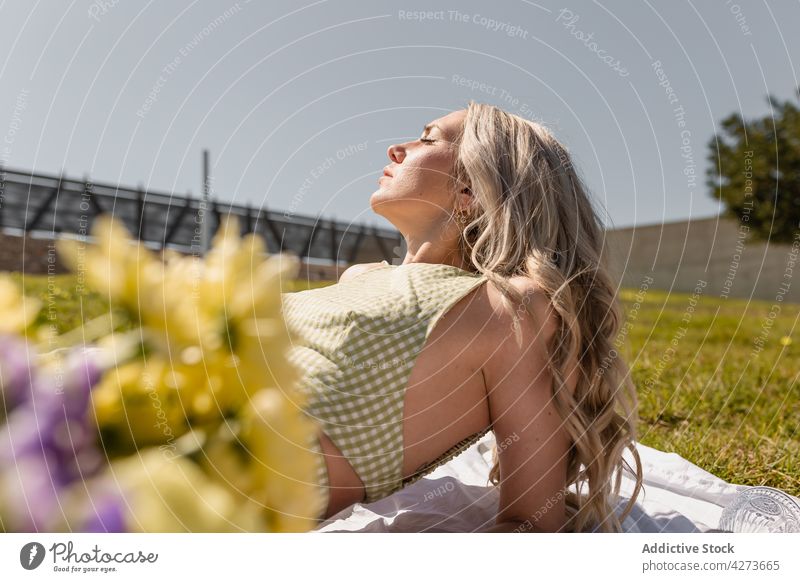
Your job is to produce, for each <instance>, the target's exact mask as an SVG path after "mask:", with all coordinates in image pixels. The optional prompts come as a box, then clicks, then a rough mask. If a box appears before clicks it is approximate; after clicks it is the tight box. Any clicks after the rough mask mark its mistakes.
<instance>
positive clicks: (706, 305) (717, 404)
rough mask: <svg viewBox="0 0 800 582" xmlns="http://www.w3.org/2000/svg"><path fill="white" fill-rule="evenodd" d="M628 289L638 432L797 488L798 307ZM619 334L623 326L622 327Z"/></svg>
mask: <svg viewBox="0 0 800 582" xmlns="http://www.w3.org/2000/svg"><path fill="white" fill-rule="evenodd" d="M636 296H637V292H634V291H625V292H624V293H623V304H624V306H625V308H626V311H627V313H628V320H627V321H628V322H629V327H626V328H624V329H628V330H629V331H628V333H627V338H626V339H627V342H626V343H627V345H626V347H625V349H624V350H623V351H622V353H623V355H625V356H626V357H627V359H628V362H629V364H630V366H631V370H632V375H633V379H634V383H635V384H636V386H637V392H638V395H639V416H640V421H639V440H640V441H641V442H642V443H643V444H645V445H647V446H650V447H654V448H657V449H659V450H662V451H667V452H674V453H677V454H679V455H681V456H682V457H684V458H686V459H688V460H689V461H691V462H693V463H694V464H696V465H698V466H700V467H702V468H703V469H705V470H707V471H709V472H710V473H713V474H714V475H717V476H718V477H720V478H722V479H725V480H726V481H730V482H734V483H741V484H745V485H768V486H771V487H778V488H780V489H783V490H784V491H787V492H789V493H791V494H793V495H800V386H798V379H800V367H798V366H797V363H798V362H800V328H798V325H797V324H798V318H800V305H796V304H788V303H787V304H780V303H779V304H778V305H779V309H778V310H773V309H772V305H773V303H771V302H764V301H749V302H748V301H746V300H738V299H724V298H720V297H714V296H710V295H709V296H700V297H697V296H694V295H687V294H678V293H670V294H667V293H665V292H663V291H653V290H649V291H647V292H646V294H644V297H642V296H641V294H639V298H640V299H641V301H639V303H640V305H641V307H639V308H638V309H637V306H636V304H637V300H636ZM623 334H624V332H623Z"/></svg>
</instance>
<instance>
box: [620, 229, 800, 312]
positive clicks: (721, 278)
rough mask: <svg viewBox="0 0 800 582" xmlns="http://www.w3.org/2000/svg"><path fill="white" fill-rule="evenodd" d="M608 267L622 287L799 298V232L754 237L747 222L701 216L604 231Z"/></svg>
mask: <svg viewBox="0 0 800 582" xmlns="http://www.w3.org/2000/svg"><path fill="white" fill-rule="evenodd" d="M606 242H607V243H608V248H609V249H610V251H611V263H612V269H613V272H614V275H615V277H616V278H617V280H618V281H619V280H621V282H622V286H623V287H629V288H638V287H639V286H640V285H641V284H642V283H643V281H644V280H645V277H652V279H653V281H652V283H651V285H650V286H651V288H655V289H664V290H672V291H678V292H683V293H692V292H693V290H694V289H695V288H696V287H697V286H698V283H699V282H700V281H702V282H705V283H706V286H705V288H704V290H703V294H704V295H715V296H717V297H721V298H723V299H724V298H727V297H738V298H743V299H747V298H753V299H763V300H765V301H771V302H782V301H789V302H794V303H800V256H799V255H798V253H799V252H800V231H799V232H798V237H797V238H795V240H794V242H793V243H792V244H776V243H766V242H761V241H754V240H750V239H749V238H748V228H747V225H746V223H745V224H743V225H740V224H739V222H738V221H736V220H733V219H728V218H718V217H713V218H706V219H699V220H690V221H680V222H672V223H665V224H654V225H647V226H639V227H631V228H620V229H615V230H609V231H607V235H606Z"/></svg>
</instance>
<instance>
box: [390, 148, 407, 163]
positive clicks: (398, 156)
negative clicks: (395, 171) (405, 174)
mask: <svg viewBox="0 0 800 582" xmlns="http://www.w3.org/2000/svg"><path fill="white" fill-rule="evenodd" d="M386 154H387V155H388V156H389V159H390V160H392V161H393V162H394V163H395V164H399V163H401V162H402V161H403V159H404V158H405V157H406V149H405V148H404V147H403V145H402V144H394V145H391V146H389V149H388V150H387V152H386Z"/></svg>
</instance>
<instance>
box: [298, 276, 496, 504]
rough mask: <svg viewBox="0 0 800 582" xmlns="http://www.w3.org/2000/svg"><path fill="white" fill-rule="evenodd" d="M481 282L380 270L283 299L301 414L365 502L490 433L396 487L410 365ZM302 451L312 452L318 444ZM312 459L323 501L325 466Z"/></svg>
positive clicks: (399, 478)
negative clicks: (333, 449)
mask: <svg viewBox="0 0 800 582" xmlns="http://www.w3.org/2000/svg"><path fill="white" fill-rule="evenodd" d="M485 279H486V276H485V275H480V274H476V273H470V272H467V271H464V270H462V269H460V268H458V267H455V266H452V265H442V264H436V263H407V264H404V265H389V264H388V263H386V261H384V262H383V264H382V265H380V266H378V267H375V268H373V269H371V270H368V271H365V272H363V273H360V274H358V275H356V276H355V277H352V278H351V279H348V280H346V281H344V282H341V283H338V284H336V285H331V286H328V287H322V288H319V289H310V290H307V291H300V292H297V293H285V294H283V312H284V317H285V319H286V323H287V326H288V327H289V329H290V330H291V331H292V332H294V334H295V338H296V341H295V343H294V345H293V346H292V348H291V349H290V360H291V361H292V362H293V363H294V364H296V365H297V366H298V367H299V368H300V370H301V372H302V375H303V376H302V378H303V379H302V383H301V384H302V386H301V388H302V389H303V390H304V391H305V393H306V394H307V395H308V396H309V398H308V404H307V406H306V411H307V412H308V414H310V415H311V416H312V418H314V419H315V420H316V421H317V422H318V424H319V425H320V428H321V430H322V431H323V432H325V434H326V435H328V437H329V438H330V439H331V440H332V441H333V442H334V444H336V446H337V447H338V448H339V450H340V451H341V452H342V454H343V455H344V456H345V457H346V458H347V459H348V461H349V462H350V463H351V464H352V466H353V469H354V470H355V471H356V473H357V474H358V476H359V477H360V478H361V481H362V482H363V483H364V487H365V493H366V498H365V502H367V503H369V502H372V501H375V500H377V499H380V498H382V497H385V496H387V495H390V494H391V493H393V492H394V491H396V490H398V489H400V488H402V487H404V486H406V485H408V484H410V483H412V482H414V481H416V480H417V479H419V478H420V477H422V476H423V475H425V474H427V473H429V472H430V471H432V470H433V469H434V468H436V467H437V466H439V465H441V464H443V463H445V462H446V461H448V460H449V459H451V458H452V457H453V456H455V455H456V454H458V453H459V452H461V451H463V450H464V449H466V448H467V447H469V446H470V445H472V444H473V443H475V442H477V441H478V440H479V439H480V437H481V436H483V435H484V434H486V433H487V432H488V430H489V428H490V427H487V428H486V429H484V430H483V431H481V432H480V433H477V434H474V435H472V436H470V437H468V438H467V439H464V440H463V441H461V442H459V443H457V444H456V445H455V446H453V447H452V448H451V449H450V450H449V451H447V452H446V453H445V454H443V455H442V456H441V457H439V458H438V459H436V460H435V461H434V462H432V463H429V464H428V465H426V466H425V467H424V468H423V469H421V470H420V471H418V472H417V473H415V474H414V475H411V476H409V477H408V478H407V479H405V480H404V479H403V475H402V464H403V398H404V394H405V389H406V386H407V384H408V380H409V377H410V375H411V371H412V369H413V367H414V362H415V360H416V358H417V356H418V355H419V353H420V352H421V350H422V348H423V346H424V344H425V341H426V340H427V338H428V336H429V335H430V333H431V331H432V330H433V328H434V326H435V324H436V322H437V321H438V320H439V318H440V317H441V316H442V315H443V314H444V313H445V312H446V311H447V310H448V309H449V308H450V307H452V306H453V305H455V304H456V303H457V302H458V301H459V299H461V298H463V297H464V296H466V295H467V294H468V293H469V292H470V291H471V290H473V289H474V288H476V287H477V286H479V285H480V284H481V283H483V281H484V280H485ZM309 446H310V447H311V448H312V449H313V450H315V451H317V452H318V453H319V452H320V449H319V443H318V440H317V438H316V437H315V438H314V439H313V441H312V442H311V443H309ZM317 458H318V459H319V463H318V468H319V469H318V478H319V483H320V484H322V485H323V486H325V489H326V491H327V485H328V478H327V477H328V476H327V470H326V467H325V463H324V459H323V457H322V455H321V454H320V455H317Z"/></svg>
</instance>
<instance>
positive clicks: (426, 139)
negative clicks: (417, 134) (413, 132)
mask: <svg viewBox="0 0 800 582" xmlns="http://www.w3.org/2000/svg"><path fill="white" fill-rule="evenodd" d="M419 141H421V142H423V143H433V142H435V141H436V140H435V139H429V138H425V137H421V138H419Z"/></svg>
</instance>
